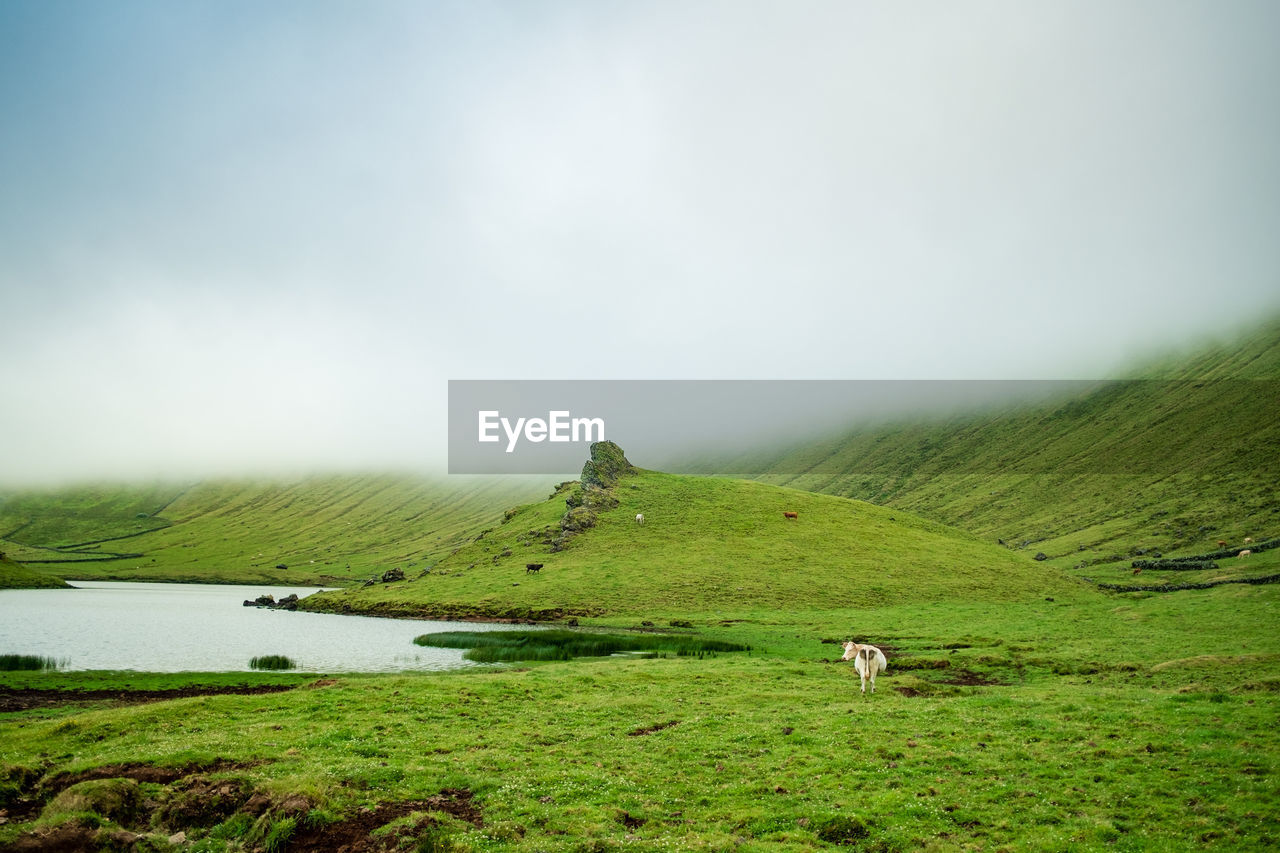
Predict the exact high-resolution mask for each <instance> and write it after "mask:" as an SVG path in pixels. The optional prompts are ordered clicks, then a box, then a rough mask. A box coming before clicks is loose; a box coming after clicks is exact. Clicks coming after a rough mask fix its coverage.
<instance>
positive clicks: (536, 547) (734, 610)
mask: <svg viewBox="0 0 1280 853" xmlns="http://www.w3.org/2000/svg"><path fill="white" fill-rule="evenodd" d="M571 495H572V489H571V487H568V486H566V487H564V488H562V489H561V490H560V491H559V492H558V493H557V495H555V496H553V497H552V498H551V499H550V500H546V501H542V502H540V503H536V504H531V505H528V506H524V507H520V508H518V509H516V510H513V511H511V512H509V513H508V517H507V519H506V520H505V521H504V522H503V523H502V524H501V525H500V526H498V527H497V528H495V529H494V530H492V531H489V532H487V533H486V534H485V535H483V536H481V537H479V538H477V539H476V540H474V541H473V542H471V543H470V544H468V545H467V546H466V547H464V548H462V549H461V550H459V551H458V552H457V553H454V554H452V555H450V556H448V557H446V558H444V559H443V560H442V561H441V562H440V563H438V564H437V565H436V566H435V567H434V568H433V569H432V570H431V571H430V572H416V573H410V574H409V576H408V577H407V578H406V579H405V580H403V581H397V582H393V583H380V584H376V585H372V586H369V587H367V588H363V589H349V590H344V591H341V592H335V593H332V594H329V595H325V596H313V597H311V598H309V599H307V605H306V606H310V607H312V608H315V609H328V610H338V611H344V612H346V611H351V612H365V613H379V614H385V615H422V616H426V615H429V616H436V617H445V616H469V615H482V616H487V617H512V618H562V617H566V616H576V615H581V616H609V615H632V616H637V617H640V616H646V615H647V616H651V617H654V618H657V617H673V616H676V617H684V616H688V615H690V614H700V615H703V616H717V615H718V616H720V617H723V616H725V615H728V614H744V613H747V612H749V611H753V610H764V609H772V610H781V611H805V610H827V609H832V608H846V607H855V608H856V607H862V606H882V605H887V604H896V603H906V602H929V601H947V600H953V599H955V600H961V599H962V600H965V601H978V602H982V601H988V602H997V601H1028V600H1037V601H1038V600H1041V599H1043V598H1044V597H1045V596H1068V597H1070V596H1073V595H1087V594H1088V593H1087V592H1086V591H1085V590H1084V589H1083V585H1081V584H1079V583H1078V582H1076V581H1072V580H1069V579H1067V578H1065V577H1064V576H1063V575H1062V573H1061V572H1059V571H1058V570H1056V569H1051V568H1046V567H1045V566H1043V565H1041V564H1039V563H1037V562H1035V561H1033V560H1031V559H1030V558H1028V557H1026V556H1022V555H1017V554H1013V553H1010V552H1009V551H1007V550H1005V549H1003V548H1000V547H998V546H995V545H994V544H991V543H987V542H983V541H980V540H979V539H977V538H975V537H973V536H972V535H970V534H967V533H964V532H962V531H959V530H956V529H954V528H949V527H946V526H944V525H942V524H939V523H938V522H935V521H928V520H925V519H922V518H919V517H916V516H913V515H911V514H908V513H904V512H902V511H899V510H893V509H888V508H884V507H877V506H874V505H872V504H869V503H864V502H861V501H851V500H847V499H844V498H837V497H831V496H828V495H818V494H813V493H809V492H802V491H798V490H795V489H790V488H782V487H778V486H771V485H767V484H763V483H754V482H749V481H743V480H728V479H721V478H708V477H690V476H677V475H671V474H662V473H658V472H654V471H637V472H636V473H635V474H633V475H631V476H626V477H624V478H622V479H621V480H619V481H618V483H617V485H616V486H615V487H614V489H613V495H614V497H615V498H616V499H617V501H618V505H617V506H616V507H614V508H611V509H605V510H603V511H600V512H599V513H598V516H597V520H596V524H595V526H593V527H590V528H589V529H587V530H584V531H583V532H580V533H578V534H577V535H576V536H573V537H572V538H571V539H569V540H568V541H567V543H566V544H564V545H563V546H559V545H557V544H556V540H557V537H558V535H559V533H560V531H561V521H562V517H563V516H564V515H565V513H566V497H570V496H571ZM784 512H795V513H796V514H797V515H798V518H796V519H788V518H784V516H783V513H784ZM638 513H641V514H643V515H644V523H643V524H639V523H637V522H636V515H637V514H638ZM558 548H559V550H557V549H558ZM528 563H541V564H543V567H542V569H541V570H540V571H538V572H536V573H531V572H528V571H527V570H526V564H528Z"/></svg>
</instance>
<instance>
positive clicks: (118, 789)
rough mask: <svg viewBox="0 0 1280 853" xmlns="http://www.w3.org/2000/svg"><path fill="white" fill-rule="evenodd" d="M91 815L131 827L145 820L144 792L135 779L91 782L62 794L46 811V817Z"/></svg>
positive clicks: (80, 784) (93, 780) (76, 786)
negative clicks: (142, 819)
mask: <svg viewBox="0 0 1280 853" xmlns="http://www.w3.org/2000/svg"><path fill="white" fill-rule="evenodd" d="M82 812H91V813H93V814H95V815H98V816H100V817H106V818H110V819H111V820H112V821H114V822H115V823H117V824H123V825H128V824H131V823H133V822H134V821H135V820H137V819H138V818H139V817H141V816H142V792H141V790H140V789H139V788H138V783H137V782H135V781H134V780H132V779H90V780H88V781H85V782H79V783H77V784H75V785H72V786H71V787H69V788H67V789H65V790H63V791H62V792H61V793H59V794H58V796H56V797H54V798H53V801H52V802H51V803H49V805H47V806H45V807H44V813H43V815H42V816H43V817H46V818H49V817H56V816H58V815H64V814H77V813H82Z"/></svg>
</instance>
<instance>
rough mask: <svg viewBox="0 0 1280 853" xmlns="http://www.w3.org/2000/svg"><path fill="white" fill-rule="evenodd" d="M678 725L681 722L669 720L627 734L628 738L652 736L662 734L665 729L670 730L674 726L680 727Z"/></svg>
mask: <svg viewBox="0 0 1280 853" xmlns="http://www.w3.org/2000/svg"><path fill="white" fill-rule="evenodd" d="M678 725H680V721H679V720H668V721H667V722H665V723H654V724H653V725H652V726H642V727H641V728H638V729H632V730H631V731H629V732H627V737H642V736H644V735H651V734H653V733H654V732H660V731H662V730H663V729H669V728H671V727H672V726H678Z"/></svg>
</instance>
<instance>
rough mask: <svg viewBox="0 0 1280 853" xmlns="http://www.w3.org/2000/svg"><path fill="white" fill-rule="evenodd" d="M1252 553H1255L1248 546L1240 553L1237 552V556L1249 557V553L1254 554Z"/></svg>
mask: <svg viewBox="0 0 1280 853" xmlns="http://www.w3.org/2000/svg"><path fill="white" fill-rule="evenodd" d="M1252 553H1253V552H1252V551H1250V550H1249V549H1248V548H1245V549H1244V550H1243V551H1241V552H1240V553H1239V554H1236V557H1247V556H1249V555H1250V554H1252Z"/></svg>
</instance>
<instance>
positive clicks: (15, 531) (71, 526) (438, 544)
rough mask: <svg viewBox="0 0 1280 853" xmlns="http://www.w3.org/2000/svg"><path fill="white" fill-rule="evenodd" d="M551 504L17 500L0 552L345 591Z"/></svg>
mask: <svg viewBox="0 0 1280 853" xmlns="http://www.w3.org/2000/svg"><path fill="white" fill-rule="evenodd" d="M546 493H547V484H546V483H545V481H543V480H541V479H521V478H492V477H491V478H481V477H477V478H463V477H452V478H449V479H448V480H444V479H437V480H433V479H427V478H423V477H413V476H401V475H382V476H328V477H308V478H304V479H299V480H294V481H290V482H251V481H213V482H203V483H197V484H194V485H191V486H168V487H165V486H154V485H148V486H123V485H111V486H95V487H81V488H76V489H61V490H56V491H47V492H24V493H22V494H18V495H13V496H10V497H9V498H8V499H5V500H0V550H5V551H7V552H8V553H9V555H10V556H12V557H15V558H17V559H20V560H22V561H23V562H25V563H27V564H28V565H30V566H31V567H34V568H37V569H40V570H42V571H44V570H47V571H49V572H51V573H57V574H60V575H62V576H64V577H68V578H78V579H93V580H111V579H115V580H164V581H192V582H201V581H202V582H210V583H259V582H277V583H287V584H298V583H315V584H324V585H340V584H343V583H350V582H353V581H356V580H362V579H364V578H366V577H368V576H370V575H373V574H380V573H381V572H383V571H385V570H387V569H390V568H393V567H400V568H405V569H407V568H410V567H413V566H419V567H420V566H423V565H426V564H429V563H431V562H434V561H435V560H436V559H438V558H440V557H441V556H443V555H444V554H447V553H448V552H449V551H451V550H453V549H454V548H457V547H458V546H459V545H461V544H462V543H464V542H465V541H466V540H467V539H468V538H469V537H471V536H473V535H474V534H475V533H476V531H478V530H479V529H480V528H482V527H484V526H486V525H489V524H493V523H495V522H496V521H497V519H499V518H500V517H501V515H502V510H503V509H504V508H505V507H508V506H511V505H512V504H514V503H518V502H521V501H526V500H530V499H532V498H534V497H542V496H545V495H546ZM281 565H283V566H286V567H287V568H284V569H280V568H277V566H281Z"/></svg>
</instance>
